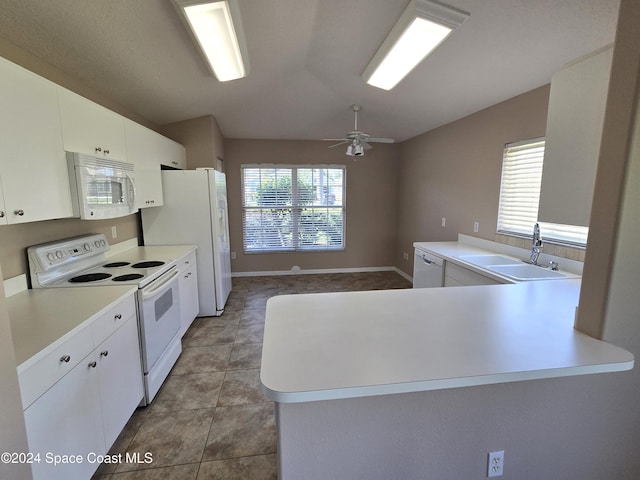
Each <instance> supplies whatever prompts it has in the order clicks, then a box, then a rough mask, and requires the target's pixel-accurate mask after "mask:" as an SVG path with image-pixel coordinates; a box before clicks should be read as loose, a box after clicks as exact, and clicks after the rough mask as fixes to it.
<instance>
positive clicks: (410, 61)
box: [362, 0, 469, 90]
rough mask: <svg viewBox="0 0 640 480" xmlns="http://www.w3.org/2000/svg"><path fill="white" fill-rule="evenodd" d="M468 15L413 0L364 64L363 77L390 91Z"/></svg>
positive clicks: (452, 9)
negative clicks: (369, 59)
mask: <svg viewBox="0 0 640 480" xmlns="http://www.w3.org/2000/svg"><path fill="white" fill-rule="evenodd" d="M468 17H469V13H467V12H464V11H462V10H458V9H455V8H452V7H449V6H447V5H444V4H442V3H439V2H436V1H433V0H412V1H411V2H410V3H409V6H408V7H407V8H406V10H405V11H404V13H403V14H402V16H401V17H400V19H399V20H398V22H397V23H396V24H395V26H394V27H393V28H392V30H391V32H390V33H389V35H388V36H387V38H386V39H385V41H384V42H383V43H382V45H381V46H380V48H379V49H378V51H377V52H376V54H375V55H374V56H373V58H372V59H371V61H370V62H369V65H367V68H366V69H365V70H364V72H363V74H362V77H363V79H364V80H365V82H367V83H368V84H369V85H372V86H374V87H378V88H381V89H383V90H391V89H392V88H393V87H395V86H396V85H397V84H398V83H399V82H400V81H401V80H402V79H403V78H404V77H405V76H407V75H408V74H409V72H411V70H413V69H414V68H415V67H416V66H417V65H418V64H419V63H420V62H421V61H422V60H424V58H425V57H426V56H427V55H429V54H430V53H431V52H432V51H433V50H434V49H435V48H436V47H437V46H438V45H440V43H442V41H443V40H444V39H445V38H447V36H449V34H450V33H451V32H452V31H453V30H454V29H455V28H456V27H458V26H460V25H461V24H462V22H464V21H465V20H466V19H467V18H468Z"/></svg>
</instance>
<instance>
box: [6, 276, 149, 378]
mask: <svg viewBox="0 0 640 480" xmlns="http://www.w3.org/2000/svg"><path fill="white" fill-rule="evenodd" d="M135 291H137V288H136V287H135V286H132V285H130V286H108V287H91V288H86V287H72V288H40V289H33V290H25V291H23V292H20V293H17V294H15V295H13V296H11V297H8V298H7V306H8V309H9V320H10V323H11V333H12V337H13V347H14V349H15V356H16V364H17V366H18V373H20V372H21V371H23V370H25V369H27V368H28V367H29V366H30V365H32V364H33V363H34V362H36V361H37V360H38V359H39V358H41V357H42V356H44V355H46V354H47V353H49V352H50V351H51V350H53V349H54V348H55V347H56V346H57V345H59V344H61V343H62V342H64V341H65V340H67V339H68V338H71V337H72V336H73V335H75V333H77V332H78V331H80V330H81V329H83V328H86V326H88V325H90V324H91V321H92V320H93V319H94V318H96V317H97V316H99V315H101V314H102V313H103V312H105V311H106V310H107V309H109V308H110V307H111V306H112V305H114V304H115V303H117V302H118V301H120V300H122V299H124V298H125V297H126V296H127V295H131V294H132V293H133V292H135Z"/></svg>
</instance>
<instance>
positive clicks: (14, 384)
mask: <svg viewBox="0 0 640 480" xmlns="http://www.w3.org/2000/svg"><path fill="white" fill-rule="evenodd" d="M2 278H3V277H2V269H0V282H1V281H2ZM15 365H16V358H15V355H14V351H13V343H12V342H11V325H10V324H9V314H8V312H7V307H6V303H5V298H4V291H3V290H2V289H0V385H2V388H0V405H2V408H1V409H0V446H2V448H1V450H2V452H27V451H28V450H29V449H28V447H27V432H26V430H25V426H24V417H23V415H22V400H21V398H20V387H19V385H18V373H17V372H16V367H15ZM0 478H7V479H9V478H16V479H17V478H20V479H25V480H27V479H30V478H31V469H30V468H29V465H28V464H26V463H23V464H15V465H13V464H7V463H5V462H0Z"/></svg>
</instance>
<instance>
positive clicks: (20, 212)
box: [13, 210, 24, 216]
mask: <svg viewBox="0 0 640 480" xmlns="http://www.w3.org/2000/svg"><path fill="white" fill-rule="evenodd" d="M13 213H14V214H16V215H19V216H23V215H24V210H14V211H13Z"/></svg>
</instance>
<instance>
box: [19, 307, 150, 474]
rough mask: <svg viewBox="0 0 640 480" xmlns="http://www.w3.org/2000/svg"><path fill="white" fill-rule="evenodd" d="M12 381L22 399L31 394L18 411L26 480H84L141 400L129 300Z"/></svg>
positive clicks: (135, 335) (135, 334)
mask: <svg viewBox="0 0 640 480" xmlns="http://www.w3.org/2000/svg"><path fill="white" fill-rule="evenodd" d="M88 345H90V346H89V347H88V348H87V346H88ZM87 352H89V353H88V354H87ZM78 359H80V360H79V361H78ZM74 362H77V363H75V366H73V367H71V368H70V369H64V368H62V367H64V366H67V365H74ZM56 365H58V367H56ZM56 371H59V372H60V373H59V374H58V375H57V376H55V372H56ZM19 379H20V387H21V389H22V390H23V396H24V395H25V394H27V395H29V392H32V393H33V395H39V397H38V398H37V399H36V400H35V401H34V402H33V403H30V404H29V406H28V407H27V408H26V409H25V410H24V418H25V424H26V428H27V439H28V442H29V451H30V453H31V454H33V455H39V461H38V462H35V463H33V465H32V470H33V478H34V480H41V479H42V480H56V479H65V480H68V479H78V480H84V479H86V480H89V479H90V478H91V476H92V475H93V473H94V472H95V471H96V469H97V468H98V467H99V463H98V462H97V461H96V460H95V456H97V455H104V454H106V453H107V451H108V450H109V449H110V448H111V446H112V445H113V443H114V441H115V440H116V438H117V437H118V435H119V434H120V432H121V431H122V429H123V428H124V426H125V425H126V423H127V421H128V420H129V418H131V415H132V414H133V412H134V411H135V409H136V407H137V406H138V405H139V403H140V402H141V400H142V398H143V396H144V390H143V388H144V387H143V378H142V367H141V362H140V346H139V337H138V321H137V317H136V315H135V300H134V297H133V295H130V296H129V297H127V298H126V299H125V300H123V301H121V302H120V303H118V304H117V305H116V306H115V307H113V308H110V309H109V310H108V311H107V312H106V313H104V314H102V315H101V316H99V317H97V318H96V319H95V320H94V321H93V322H92V323H91V325H90V326H87V327H86V328H84V329H82V330H81V331H79V332H78V333H77V334H76V335H74V336H73V337H71V339H70V340H68V341H66V342H65V343H64V344H62V345H61V346H60V348H58V349H55V350H54V351H52V352H51V353H50V354H49V355H47V356H45V357H43V359H42V360H40V361H39V362H38V363H37V364H35V365H34V366H33V367H31V368H30V369H29V370H27V371H25V372H24V373H23V374H21V375H20V376H19ZM39 391H40V392H43V393H41V394H39V393H38V392H39ZM33 395H32V396H33ZM23 402H24V399H23ZM92 460H93V461H92ZM56 461H57V462H58V463H57V464H56Z"/></svg>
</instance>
